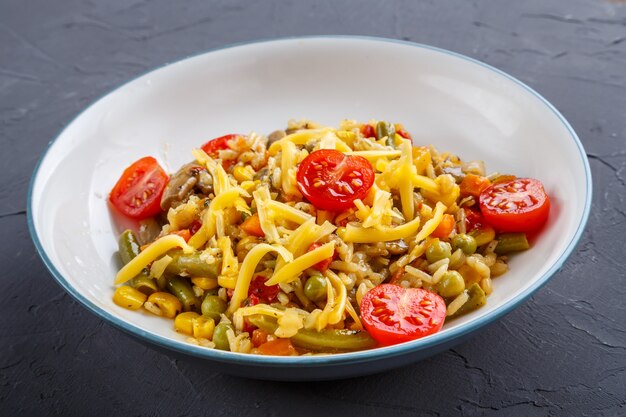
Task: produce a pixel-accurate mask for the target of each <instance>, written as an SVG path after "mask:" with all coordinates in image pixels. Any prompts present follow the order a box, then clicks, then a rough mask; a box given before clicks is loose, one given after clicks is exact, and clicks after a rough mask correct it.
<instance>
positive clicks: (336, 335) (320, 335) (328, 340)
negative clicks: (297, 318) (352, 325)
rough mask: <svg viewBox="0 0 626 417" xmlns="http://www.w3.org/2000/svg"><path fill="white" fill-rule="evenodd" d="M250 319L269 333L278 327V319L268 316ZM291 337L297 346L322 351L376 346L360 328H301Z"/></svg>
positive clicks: (250, 317) (255, 316)
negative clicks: (316, 329)
mask: <svg viewBox="0 0 626 417" xmlns="http://www.w3.org/2000/svg"><path fill="white" fill-rule="evenodd" d="M248 321H250V323H252V324H253V325H255V326H257V327H258V328H259V329H261V330H264V331H266V332H267V333H269V334H274V332H275V331H276V329H277V328H278V323H277V322H276V319H274V318H271V317H267V316H262V315H254V316H249V317H248ZM290 339H291V342H292V343H293V344H294V345H295V346H297V347H300V348H303V349H309V350H314V351H322V352H329V351H351V350H362V349H369V348H373V347H375V346H376V342H375V341H374V339H372V337H371V336H370V335H369V333H367V332H366V331H359V330H337V329H324V330H322V331H319V332H317V331H315V330H307V329H300V330H298V333H296V334H295V335H294V336H292V337H291V338H290Z"/></svg>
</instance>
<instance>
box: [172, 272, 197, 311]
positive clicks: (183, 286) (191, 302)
mask: <svg viewBox="0 0 626 417" xmlns="http://www.w3.org/2000/svg"><path fill="white" fill-rule="evenodd" d="M167 289H168V290H169V292H171V293H172V294H174V295H175V296H176V298H178V300H179V301H180V303H181V304H182V305H183V311H198V310H199V308H200V302H199V301H198V297H196V294H195V293H194V292H193V288H192V287H191V284H190V283H189V281H187V280H186V279H184V278H181V277H171V278H169V279H168V281H167Z"/></svg>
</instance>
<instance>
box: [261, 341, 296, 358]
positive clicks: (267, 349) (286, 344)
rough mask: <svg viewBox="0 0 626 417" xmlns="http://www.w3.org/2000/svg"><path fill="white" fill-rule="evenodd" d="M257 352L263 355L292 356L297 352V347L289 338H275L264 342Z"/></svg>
mask: <svg viewBox="0 0 626 417" xmlns="http://www.w3.org/2000/svg"><path fill="white" fill-rule="evenodd" d="M257 352H258V353H260V354H261V355H274V356H291V355H295V354H296V348H294V347H293V345H292V344H291V340H289V339H275V340H272V341H270V342H266V343H263V344H262V345H261V346H259V347H258V348H257Z"/></svg>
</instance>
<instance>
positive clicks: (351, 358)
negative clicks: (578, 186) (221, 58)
mask: <svg viewBox="0 0 626 417" xmlns="http://www.w3.org/2000/svg"><path fill="white" fill-rule="evenodd" d="M316 39H346V40H363V41H371V42H389V43H395V44H401V45H406V46H411V47H415V48H421V49H427V50H431V51H435V52H439V53H442V54H445V55H449V56H452V57H456V58H459V59H463V60H465V61H468V62H471V63H473V64H476V65H479V66H481V67H483V68H485V69H487V70H489V71H491V72H494V73H496V74H498V75H500V76H502V77H504V78H506V79H508V80H510V81H512V82H514V83H515V84H517V85H519V86H520V87H522V88H523V89H524V90H526V91H528V92H529V93H531V94H532V95H533V96H535V97H536V98H537V99H539V100H540V101H541V102H542V103H543V104H544V105H545V106H546V107H547V108H548V109H549V110H550V111H551V112H552V113H554V115H555V116H556V117H557V118H558V119H559V120H560V121H561V123H562V124H563V126H565V128H566V129H567V131H568V132H569V134H570V136H571V138H572V140H573V141H574V143H575V144H576V146H577V148H578V151H579V154H580V158H581V162H582V164H583V166H584V169H585V180H586V184H585V185H586V190H587V193H586V196H585V205H584V210H583V215H582V218H581V221H580V223H579V225H578V228H577V229H576V232H575V233H574V236H573V238H572V240H571V241H570V242H569V244H568V245H567V247H566V248H565V250H564V251H563V252H562V254H561V255H560V256H559V258H558V259H557V260H556V261H555V262H554V263H553V264H552V265H551V266H550V268H549V269H548V270H547V271H546V272H545V273H544V274H543V275H542V276H541V277H539V279H537V280H536V281H535V283H534V284H533V285H531V286H530V287H529V288H526V290H524V291H523V292H521V293H520V294H518V295H517V296H516V297H514V298H513V299H511V300H509V301H508V302H506V304H504V305H502V306H500V307H498V308H496V309H495V310H493V311H490V312H489V313H487V314H486V315H484V316H482V317H479V318H477V319H475V320H473V321H471V322H468V323H467V324H464V325H461V326H459V327H457V328H454V329H451V330H449V331H446V332H445V333H436V334H434V335H431V336H428V337H426V338H423V339H417V340H414V341H411V342H407V343H402V344H399V345H394V346H388V347H380V348H375V349H370V350H362V351H356V352H348V353H334V354H328V355H320V356H286V357H285V356H262V355H253V354H248V353H234V352H226V351H221V350H217V349H209V348H205V347H200V346H196V345H193V344H190V343H185V342H183V341H179V340H174V339H170V338H168V337H165V336H160V335H156V334H153V333H150V332H147V331H146V330H144V329H142V328H140V327H138V326H135V325H133V324H130V323H128V322H126V321H124V320H122V319H120V318H118V317H116V316H114V315H113V314H111V313H110V312H109V311H106V310H104V309H101V308H100V307H97V306H96V305H95V304H93V303H92V302H91V301H89V300H88V299H87V298H85V297H84V296H83V295H82V294H80V293H79V292H78V291H77V290H76V289H75V288H74V287H73V286H72V285H70V284H69V282H67V280H66V279H65V277H64V276H63V275H62V274H61V273H60V272H59V271H58V270H57V269H56V268H55V266H54V265H53V263H52V261H51V260H50V258H48V255H47V254H46V252H45V251H44V249H43V247H42V245H41V241H40V240H39V236H38V235H37V232H36V230H35V225H34V221H33V207H32V201H33V198H32V195H33V188H34V184H35V180H36V178H37V174H38V173H39V169H40V168H41V164H42V162H43V161H44V160H45V158H46V156H47V154H48V152H49V151H50V149H51V147H52V145H53V144H54V143H55V142H56V141H57V139H58V138H59V137H60V136H61V135H62V134H63V132H64V131H65V130H66V129H67V128H68V127H69V126H70V125H72V124H73V123H74V121H75V120H77V119H78V118H79V117H80V116H81V115H82V114H83V113H85V112H86V111H88V110H89V109H90V108H91V107H93V106H94V105H95V104H96V103H98V102H99V101H100V100H101V99H103V98H104V97H106V96H108V95H109V94H112V93H114V92H116V91H118V90H120V89H122V88H124V87H125V86H126V85H128V84H130V83H132V82H133V81H135V80H136V79H138V78H141V77H143V76H145V75H147V74H149V73H151V72H154V71H157V70H160V69H162V68H166V67H168V66H170V65H175V64H177V63H180V62H182V61H186V60H189V59H193V58H196V57H198V56H201V55H205V54H208V53H212V52H216V51H220V50H224V49H231V48H236V47H240V46H248V45H254V44H261V43H274V42H288V41H297V40H316ZM591 196H592V181H591V170H590V168H589V161H588V159H587V156H586V153H585V150H584V148H583V145H582V143H581V142H580V139H579V138H578V136H577V135H576V132H574V129H573V128H572V126H571V125H570V124H569V122H568V121H567V120H566V119H565V117H563V115H561V113H560V112H559V111H558V110H557V109H556V108H555V107H554V106H553V105H552V104H551V103H550V102H549V101H548V100H546V99H545V98H544V97H543V96H542V95H541V94H539V93H537V92H536V91H535V90H534V89H532V88H531V87H529V86H528V85H526V84H524V83H523V82H521V81H520V80H518V79H517V78H515V77H513V76H511V75H509V74H507V73H505V72H504V71H501V70H499V69H497V68H495V67H493V66H491V65H489V64H485V63H484V62H482V61H479V60H477V59H474V58H470V57H468V56H465V55H463V54H460V53H457V52H452V51H448V50H446V49H442V48H438V47H435V46H430V45H424V44H420V43H415V42H410V41H403V40H398V39H391V38H379V37H373V36H353V35H321V36H291V37H282V38H269V39H260V40H255V41H249V42H240V43H235V44H229V45H226V46H222V47H217V48H213V49H209V50H207V51H204V52H202V53H198V54H195V55H191V56H188V57H186V58H183V59H180V60H177V61H176V62H173V63H169V64H165V65H162V66H159V67H157V68H154V69H151V70H149V71H146V72H144V73H142V74H141V75H139V76H136V77H134V78H132V79H131V80H129V81H127V82H126V83H124V84H122V85H121V86H119V87H116V88H114V89H113V90H111V91H109V92H107V93H105V94H103V95H101V96H100V97H99V98H98V99H97V100H95V101H93V102H92V103H91V104H90V105H89V106H87V107H86V108H85V109H83V110H82V111H81V112H80V113H78V114H77V115H76V116H75V117H74V118H73V119H72V120H71V121H70V122H69V123H67V124H66V125H65V126H64V127H63V128H62V129H61V130H60V132H59V133H58V134H57V136H56V137H55V138H54V139H53V140H51V141H50V142H49V143H48V145H47V148H46V150H45V151H44V153H43V155H42V156H41V158H40V159H39V161H38V162H37V165H36V166H35V170H34V172H33V175H32V177H31V180H30V183H29V187H28V197H27V208H28V210H27V223H28V230H29V232H30V235H31V238H32V240H33V242H34V244H35V248H36V249H37V252H38V253H39V256H41V259H42V260H43V262H44V264H45V265H46V267H47V268H48V270H49V271H50V273H51V274H52V276H53V277H54V278H55V279H56V281H57V282H58V283H59V284H60V285H61V287H63V289H65V291H67V292H68V293H69V294H70V295H71V296H72V297H73V298H74V299H75V300H76V301H78V302H79V303H80V304H82V305H83V306H85V307H86V308H87V309H88V310H90V311H91V312H92V313H94V314H95V315H96V316H98V317H100V318H101V319H103V320H105V321H107V322H109V323H110V324H112V325H113V326H115V327H117V328H118V329H120V330H122V331H124V332H126V333H128V334H130V335H132V336H136V337H139V338H141V339H144V340H146V341H148V342H150V343H152V344H155V345H158V346H161V347H164V348H167V349H170V350H173V351H176V352H180V353H183V354H187V355H191V356H195V357H198V358H204V359H211V360H214V361H217V362H222V363H230V364H238V365H254V366H257V367H264V366H266V367H275V366H280V367H288V366H292V365H293V366H299V367H314V366H319V365H335V364H337V365H338V364H351V363H363V362H370V361H378V360H381V359H389V358H393V357H396V356H403V355H406V354H410V353H415V352H417V351H427V350H429V349H431V348H435V347H437V346H440V345H444V344H447V343H451V342H453V341H454V340H455V339H459V338H461V337H462V336H464V335H467V334H468V333H472V332H475V331H477V330H479V329H480V328H482V327H484V326H486V325H487V324H489V323H491V322H493V321H495V320H497V319H499V318H501V317H502V316H504V315H506V314H507V313H509V312H510V311H512V310H513V309H514V308H516V307H517V306H518V305H520V304H521V303H522V302H523V301H525V300H526V299H527V298H529V297H530V296H531V295H532V294H534V293H535V292H536V291H537V290H539V289H540V288H541V287H542V286H543V285H545V284H546V283H547V282H548V280H549V279H550V278H551V277H552V276H553V275H554V274H555V273H556V272H558V271H559V270H560V268H561V267H562V266H563V263H564V262H565V261H566V260H567V258H569V256H570V255H571V254H572V252H573V251H574V249H575V247H576V245H577V243H578V241H579V240H580V238H581V236H582V233H583V231H584V228H585V226H586V224H587V220H588V219H589V212H590V210H591Z"/></svg>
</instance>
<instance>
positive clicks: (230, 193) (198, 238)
mask: <svg viewBox="0 0 626 417" xmlns="http://www.w3.org/2000/svg"><path fill="white" fill-rule="evenodd" d="M241 195H243V196H247V195H249V194H248V193H247V192H246V191H245V190H244V189H243V188H240V187H234V188H231V189H229V190H227V191H224V192H223V193H221V194H220V195H218V196H217V197H215V198H214V199H213V201H211V204H210V205H209V208H208V209H206V210H205V212H204V214H203V215H202V227H200V230H198V231H197V232H196V233H195V234H194V235H193V236H191V239H189V245H191V246H193V247H194V248H196V249H199V248H200V247H202V245H204V244H205V243H206V242H207V240H209V239H210V238H212V237H213V236H214V235H215V233H216V231H217V225H216V217H217V215H218V213H219V212H220V211H222V210H224V209H225V208H226V207H231V206H236V205H237V204H238V200H240V199H241V200H243V199H242V198H241V197H240V196H241ZM244 204H245V202H244ZM246 207H247V205H246Z"/></svg>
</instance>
